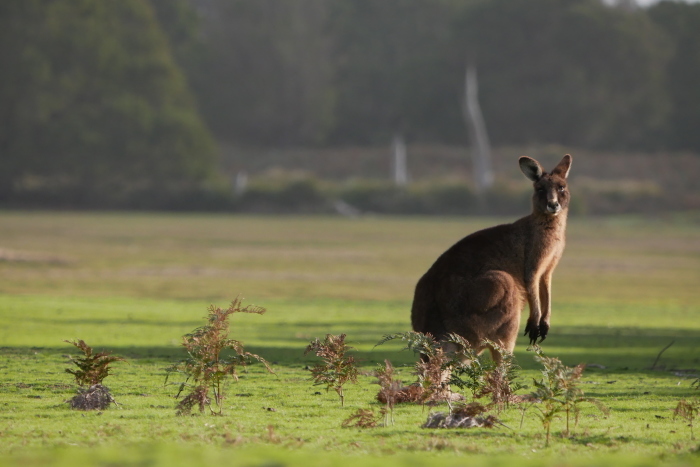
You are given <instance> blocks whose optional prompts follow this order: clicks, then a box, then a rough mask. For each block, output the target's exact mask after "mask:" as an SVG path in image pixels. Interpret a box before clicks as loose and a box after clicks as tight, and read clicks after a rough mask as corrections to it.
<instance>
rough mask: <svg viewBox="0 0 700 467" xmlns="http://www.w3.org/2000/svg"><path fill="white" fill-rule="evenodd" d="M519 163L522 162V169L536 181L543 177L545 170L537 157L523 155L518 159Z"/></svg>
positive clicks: (528, 176)
mask: <svg viewBox="0 0 700 467" xmlns="http://www.w3.org/2000/svg"><path fill="white" fill-rule="evenodd" d="M518 164H520V170H522V172H523V173H524V174H525V176H526V177H527V178H529V179H530V180H532V181H533V182H536V181H537V180H539V179H540V177H542V174H543V173H544V170H542V166H541V165H540V163H539V162H537V161H536V160H535V159H533V158H531V157H527V156H523V157H521V158H520V159H518Z"/></svg>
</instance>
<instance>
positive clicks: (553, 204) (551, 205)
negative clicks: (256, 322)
mask: <svg viewBox="0 0 700 467" xmlns="http://www.w3.org/2000/svg"><path fill="white" fill-rule="evenodd" d="M560 209H561V206H560V205H559V203H558V202H557V201H549V202H548V203H547V211H549V212H559V210H560Z"/></svg>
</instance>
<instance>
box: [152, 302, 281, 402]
mask: <svg viewBox="0 0 700 467" xmlns="http://www.w3.org/2000/svg"><path fill="white" fill-rule="evenodd" d="M241 302H242V301H241V299H240V298H236V299H235V300H234V301H232V302H231V305H230V306H229V307H228V308H227V309H225V310H224V309H221V308H218V307H214V306H213V305H212V306H210V307H209V315H208V316H207V320H208V322H209V323H208V324H207V325H205V326H202V327H199V328H197V329H195V330H194V331H193V332H191V333H189V334H185V335H184V336H183V339H182V345H183V347H185V349H187V354H188V358H187V359H185V360H183V361H181V362H179V363H176V364H174V365H172V366H171V367H169V368H167V369H166V371H167V374H166V377H165V383H166V384H167V383H168V379H169V378H170V375H171V374H172V373H180V374H182V375H184V376H185V380H184V381H182V382H179V383H175V384H179V386H180V388H179V390H178V392H177V394H176V396H175V397H176V398H178V397H179V396H180V394H181V393H182V391H184V390H185V388H186V387H191V388H192V390H191V391H190V393H189V394H187V395H186V396H185V397H184V398H183V399H182V400H181V401H180V403H179V404H178V405H177V413H178V415H183V414H189V413H190V412H191V410H192V408H194V407H198V409H199V411H200V412H204V408H205V407H207V406H208V407H209V410H210V412H211V413H212V414H213V415H221V411H222V404H223V400H224V388H223V384H224V382H225V380H226V378H227V377H228V376H230V377H232V378H233V379H234V380H236V381H237V380H238V368H239V367H245V366H247V365H248V364H250V363H251V361H253V360H257V361H259V362H261V363H262V364H263V365H264V366H265V368H266V369H267V371H269V372H270V373H272V372H273V371H272V369H271V368H270V365H269V364H268V362H267V361H266V360H265V359H264V358H262V357H260V356H259V355H256V354H253V353H250V352H246V351H245V350H244V349H243V344H242V343H241V342H239V341H237V340H235V339H229V338H228V334H229V321H228V320H229V317H230V316H231V315H232V314H234V313H255V314H259V315H262V314H263V313H265V309H264V308H262V307H259V306H251V305H249V306H246V307H242V306H241ZM190 381H191V383H190ZM210 390H211V391H212V392H213V398H210V397H209V391H210ZM212 401H213V402H214V404H215V406H216V410H215V409H214V408H213V407H212Z"/></svg>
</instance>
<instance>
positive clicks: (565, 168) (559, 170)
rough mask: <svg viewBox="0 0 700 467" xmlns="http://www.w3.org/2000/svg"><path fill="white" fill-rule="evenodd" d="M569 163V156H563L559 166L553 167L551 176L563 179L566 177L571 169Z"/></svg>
mask: <svg viewBox="0 0 700 467" xmlns="http://www.w3.org/2000/svg"><path fill="white" fill-rule="evenodd" d="M571 161H572V159H571V155H570V154H567V155H565V156H564V157H563V158H562V160H561V162H559V164H558V165H557V166H556V167H554V170H552V175H554V174H557V175H559V176H561V177H564V178H566V177H568V176H569V170H570V169H571Z"/></svg>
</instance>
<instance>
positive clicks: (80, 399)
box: [67, 384, 117, 410]
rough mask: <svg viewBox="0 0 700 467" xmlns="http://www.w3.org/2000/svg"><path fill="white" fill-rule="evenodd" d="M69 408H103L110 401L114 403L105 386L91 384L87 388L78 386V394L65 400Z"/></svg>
mask: <svg viewBox="0 0 700 467" xmlns="http://www.w3.org/2000/svg"><path fill="white" fill-rule="evenodd" d="M67 402H68V404H70V407H71V409H77V410H104V409H106V408H107V407H109V404H111V403H112V402H113V403H114V404H115V405H116V404H117V401H115V400H114V398H113V397H112V395H111V394H110V392H109V388H108V387H107V386H103V385H101V384H93V385H92V386H90V387H89V388H87V389H84V388H79V389H78V394H77V395H76V396H74V397H73V398H72V399H70V400H69V401H67Z"/></svg>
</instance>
